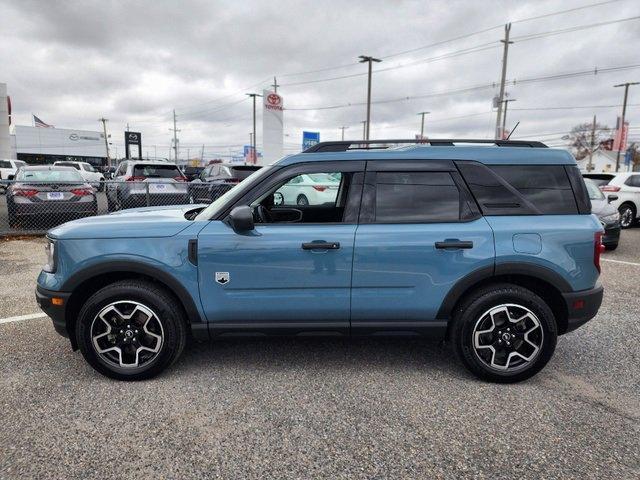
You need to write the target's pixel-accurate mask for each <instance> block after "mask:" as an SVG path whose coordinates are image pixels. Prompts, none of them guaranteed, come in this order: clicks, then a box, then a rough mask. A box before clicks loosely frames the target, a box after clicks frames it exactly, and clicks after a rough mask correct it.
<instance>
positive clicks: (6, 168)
mask: <svg viewBox="0 0 640 480" xmlns="http://www.w3.org/2000/svg"><path fill="white" fill-rule="evenodd" d="M25 165H26V162H23V161H22V160H8V159H7V160H0V180H9V175H14V176H15V174H16V171H17V170H18V168H20V167H23V166H25ZM5 189H6V185H3V184H1V183H0V191H2V192H4V191H5Z"/></svg>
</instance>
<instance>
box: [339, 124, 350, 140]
mask: <svg viewBox="0 0 640 480" xmlns="http://www.w3.org/2000/svg"><path fill="white" fill-rule="evenodd" d="M347 128H349V127H345V126H342V127H338V129H340V130H342V141H343V142H344V131H345V130H346V129H347Z"/></svg>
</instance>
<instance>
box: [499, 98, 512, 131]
mask: <svg viewBox="0 0 640 480" xmlns="http://www.w3.org/2000/svg"><path fill="white" fill-rule="evenodd" d="M515 101H516V99H515V98H505V99H504V100H503V101H502V103H504V112H503V114H502V131H501V132H500V134H501V135H502V137H504V132H506V130H505V129H506V128H507V106H508V105H509V102H515ZM500 140H503V138H500Z"/></svg>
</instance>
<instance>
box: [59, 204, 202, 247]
mask: <svg viewBox="0 0 640 480" xmlns="http://www.w3.org/2000/svg"><path fill="white" fill-rule="evenodd" d="M205 206H206V205H174V206H169V207H143V208H132V209H128V210H122V211H119V212H114V213H111V214H109V215H100V216H97V217H87V218H82V219H80V220H74V221H72V222H67V223H65V224H62V225H60V226H59V227H56V228H53V229H51V230H49V232H48V233H47V236H49V237H51V238H59V239H80V238H160V237H171V236H173V235H176V234H178V233H180V232H181V231H182V230H184V229H185V228H187V227H188V226H189V225H190V224H191V223H192V221H191V220H187V219H186V218H185V214H186V213H187V212H189V211H191V210H196V209H198V208H202V207H205Z"/></svg>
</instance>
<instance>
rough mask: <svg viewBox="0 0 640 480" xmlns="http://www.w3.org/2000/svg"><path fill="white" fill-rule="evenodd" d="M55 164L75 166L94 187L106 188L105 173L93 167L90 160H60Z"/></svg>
mask: <svg viewBox="0 0 640 480" xmlns="http://www.w3.org/2000/svg"><path fill="white" fill-rule="evenodd" d="M54 165H55V166H60V167H73V168H75V169H76V170H78V172H79V173H80V175H81V176H82V178H84V180H85V181H86V182H87V183H89V184H91V186H92V187H95V188H97V189H98V191H102V189H103V188H104V183H103V182H104V175H103V174H102V173H100V172H99V171H97V170H96V169H95V168H93V165H91V164H90V163H88V162H72V161H58V162H55V163H54Z"/></svg>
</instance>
